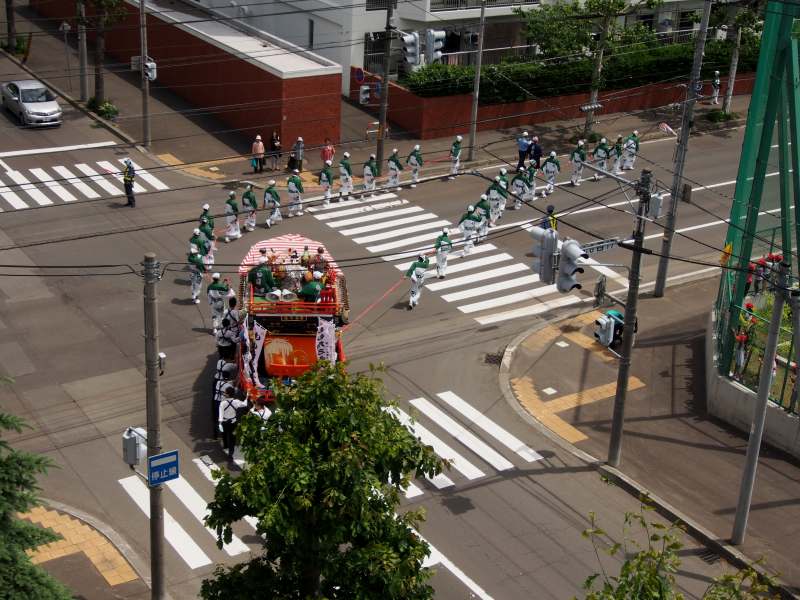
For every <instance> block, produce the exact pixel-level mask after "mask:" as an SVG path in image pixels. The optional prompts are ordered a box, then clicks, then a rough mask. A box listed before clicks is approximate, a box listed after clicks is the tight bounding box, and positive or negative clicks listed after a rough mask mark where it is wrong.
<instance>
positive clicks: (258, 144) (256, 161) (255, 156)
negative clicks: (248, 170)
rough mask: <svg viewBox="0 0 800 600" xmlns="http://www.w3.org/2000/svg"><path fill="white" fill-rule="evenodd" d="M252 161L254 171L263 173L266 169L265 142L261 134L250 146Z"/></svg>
mask: <svg viewBox="0 0 800 600" xmlns="http://www.w3.org/2000/svg"><path fill="white" fill-rule="evenodd" d="M250 155H251V158H250V162H251V163H252V164H253V173H261V172H262V171H263V170H264V142H262V141H261V136H260V135H257V136H256V139H255V141H254V142H253V146H252V148H250Z"/></svg>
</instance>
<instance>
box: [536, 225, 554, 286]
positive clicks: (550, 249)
mask: <svg viewBox="0 0 800 600" xmlns="http://www.w3.org/2000/svg"><path fill="white" fill-rule="evenodd" d="M531 236H532V237H533V270H534V271H535V272H536V273H537V274H538V275H539V281H541V282H542V283H544V284H546V285H552V284H553V283H555V272H554V270H553V257H554V256H555V253H556V249H557V248H558V232H557V231H556V230H555V229H544V228H543V227H539V226H535V227H531Z"/></svg>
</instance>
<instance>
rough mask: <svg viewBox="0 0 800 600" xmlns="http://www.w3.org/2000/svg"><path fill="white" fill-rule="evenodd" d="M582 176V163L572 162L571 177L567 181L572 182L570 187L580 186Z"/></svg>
mask: <svg viewBox="0 0 800 600" xmlns="http://www.w3.org/2000/svg"><path fill="white" fill-rule="evenodd" d="M582 174H583V163H582V162H573V163H572V176H571V177H570V178H569V180H570V181H571V182H572V185H580V184H581V175H582Z"/></svg>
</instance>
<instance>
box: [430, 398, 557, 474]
mask: <svg viewBox="0 0 800 600" xmlns="http://www.w3.org/2000/svg"><path fill="white" fill-rule="evenodd" d="M436 395H437V396H439V398H441V399H442V400H443V401H444V402H446V403H447V404H448V405H449V406H450V407H451V408H453V409H454V410H456V411H458V412H459V413H461V414H462V415H463V416H464V417H465V418H467V419H469V420H470V421H472V422H473V423H475V425H477V426H478V427H480V428H481V429H483V430H484V431H485V432H486V433H488V434H489V435H490V436H492V437H493V438H494V439H496V440H497V441H498V442H500V443H501V444H502V445H503V446H505V447H506V448H508V449H509V450H511V451H512V452H513V453H515V454H516V455H517V456H519V457H520V458H522V459H523V460H525V461H526V462H536V461H537V460H542V458H543V457H542V455H541V454H539V453H538V452H536V450H533V449H532V448H530V447H528V446H527V445H526V444H525V443H524V442H523V441H522V440H520V439H519V438H518V437H516V436H515V435H513V434H512V433H509V432H508V431H506V430H505V429H503V428H502V427H500V425H498V424H497V423H495V422H494V421H492V420H491V419H490V418H489V417H487V416H486V415H484V414H483V413H482V412H480V411H479V410H477V409H476V408H475V407H474V406H472V405H471V404H470V403H468V402H467V401H466V400H463V399H462V398H460V397H459V396H457V395H456V394H454V393H453V392H449V391H448V392H442V393H441V394H436Z"/></svg>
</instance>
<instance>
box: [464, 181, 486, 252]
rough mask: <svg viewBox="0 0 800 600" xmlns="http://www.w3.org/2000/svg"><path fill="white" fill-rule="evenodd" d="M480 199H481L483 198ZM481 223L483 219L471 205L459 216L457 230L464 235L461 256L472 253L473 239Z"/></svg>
mask: <svg viewBox="0 0 800 600" xmlns="http://www.w3.org/2000/svg"><path fill="white" fill-rule="evenodd" d="M481 198H483V196H482V197H481ZM482 221H485V219H484V218H483V217H481V215H480V214H478V210H477V208H476V207H474V206H472V205H471V204H470V205H469V206H468V207H467V212H465V213H464V214H463V215H462V216H461V219H459V221H458V228H459V229H460V230H461V233H462V234H463V235H464V250H463V251H462V256H466V255H467V254H469V253H470V252H472V248H473V246H474V245H475V243H474V241H473V238H474V237H475V231H476V230H477V229H478V227H479V226H480V224H481V222H482Z"/></svg>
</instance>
